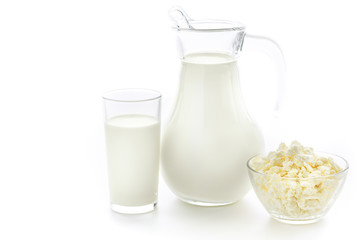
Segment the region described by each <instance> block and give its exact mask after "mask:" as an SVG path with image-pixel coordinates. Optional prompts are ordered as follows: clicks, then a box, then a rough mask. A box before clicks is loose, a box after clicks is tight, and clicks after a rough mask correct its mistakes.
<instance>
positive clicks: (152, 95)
mask: <svg viewBox="0 0 360 240" xmlns="http://www.w3.org/2000/svg"><path fill="white" fill-rule="evenodd" d="M141 92H142V93H144V92H146V93H150V95H149V96H147V97H138V98H134V99H130V98H126V97H125V96H123V97H119V96H118V97H111V95H112V94H116V93H117V94H121V93H141ZM160 98H161V93H160V92H159V91H156V90H153V89H148V88H121V89H114V90H110V91H106V92H104V93H103V94H102V99H103V100H106V101H113V102H124V103H131V102H134V103H135V102H148V101H153V100H157V99H160Z"/></svg>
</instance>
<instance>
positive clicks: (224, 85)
mask: <svg viewBox="0 0 360 240" xmlns="http://www.w3.org/2000/svg"><path fill="white" fill-rule="evenodd" d="M170 17H172V19H173V20H174V21H175V24H176V26H175V27H174V30H175V31H176V34H177V46H178V51H179V55H180V59H181V64H182V68H181V74H180V85H179V90H178V96H177V101H176V104H175V107H174V109H173V112H172V115H171V117H170V120H169V122H168V124H167V126H166V127H165V131H164V135H163V139H162V160H161V165H162V173H163V177H164V179H165V181H166V183H167V185H168V186H169V188H170V189H171V190H172V192H173V193H174V194H175V195H177V197H178V198H180V199H181V200H183V201H185V202H188V203H190V204H195V205H202V206H219V205H226V204H231V203H234V202H236V201H238V200H240V199H241V198H242V197H243V196H244V195H245V194H246V193H247V192H248V190H249V189H250V183H249V180H248V175H247V169H246V161H247V160H248V159H250V158H251V157H252V156H254V155H256V154H260V153H262V152H263V151H264V140H263V136H262V133H261V132H260V130H259V128H258V127H257V126H256V124H255V123H254V122H253V121H252V119H251V117H250V116H249V114H248V112H247V110H246V107H245V105H244V101H243V99H242V95H241V90H240V81H239V74H238V63H237V56H238V54H239V53H240V51H241V49H242V46H243V43H245V45H246V44H247V42H249V45H252V46H261V47H260V49H261V50H266V51H268V53H270V55H271V56H272V57H273V58H274V60H276V61H278V62H279V64H278V70H279V73H280V76H279V77H280V78H282V77H283V74H284V66H285V65H284V60H283V58H282V53H281V50H280V49H279V48H278V46H277V44H275V43H274V42H273V41H271V40H269V39H267V38H263V37H253V36H247V35H246V34H245V27H244V26H243V25H241V24H239V23H235V22H229V21H221V20H206V21H195V20H191V19H190V18H189V17H187V15H186V14H185V12H184V11H183V10H182V9H180V8H173V9H171V10H170ZM244 39H245V40H244ZM280 81H282V80H280ZM277 107H278V106H277Z"/></svg>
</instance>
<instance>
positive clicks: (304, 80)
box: [0, 0, 360, 239]
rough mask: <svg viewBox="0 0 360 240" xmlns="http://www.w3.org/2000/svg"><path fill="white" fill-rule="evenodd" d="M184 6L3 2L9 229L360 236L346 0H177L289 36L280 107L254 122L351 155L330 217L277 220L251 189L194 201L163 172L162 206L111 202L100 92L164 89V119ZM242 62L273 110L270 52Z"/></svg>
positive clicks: (2, 181)
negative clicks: (228, 198)
mask: <svg viewBox="0 0 360 240" xmlns="http://www.w3.org/2000/svg"><path fill="white" fill-rule="evenodd" d="M174 4H180V3H179V1H178V2H177V1H165V0H164V1H136V0H134V1H127V2H126V5H125V2H124V1H85V0H83V1H80V0H71V1H70V0H64V1H45V0H44V1H35V0H34V1H15V0H14V1H10V0H9V1H6V0H5V1H1V2H0V113H1V119H0V123H1V124H0V146H1V148H0V194H1V195H0V228H1V229H0V239H35V238H36V239H65V238H66V239H141V238H144V239H145V238H146V239H169V238H172V239H185V238H186V239H290V238H291V239H315V238H319V239H339V238H342V239H356V238H357V236H359V234H358V223H357V222H358V215H359V214H360V207H359V202H360V196H359V195H360V191H359V183H360V174H359V173H358V172H359V170H360V169H359V159H358V155H359V154H358V151H359V150H358V145H359V138H358V136H359V134H360V131H359V125H358V123H359V121H360V117H359V104H358V103H359V100H360V96H359V94H358V92H359V84H358V82H359V80H360V74H359V60H360V58H359V56H360V47H359V42H360V33H359V31H358V23H359V22H360V15H359V14H358V7H357V5H356V1H350V0H348V1H347V0H344V1H311V0H304V1H296V2H295V1H285V0H282V1H280V0H275V1H260V0H257V1H253V0H251V1H250V0H246V1H235V0H233V1H230V0H229V1H225V0H224V1H220V2H219V1H214V3H213V4H212V3H210V1H204V0H199V1H190V0H184V1H181V5H182V6H183V8H184V9H187V11H188V14H189V15H190V16H192V17H194V18H225V19H231V20H239V21H242V22H244V23H245V24H246V25H247V26H248V32H250V33H252V34H259V35H265V36H269V37H271V38H273V39H275V40H276V41H277V42H278V43H279V45H280V46H281V47H282V49H283V52H284V55H285V58H286V61H287V67H288V78H289V81H288V82H289V83H288V86H287V90H288V91H287V96H286V97H287V98H286V104H285V106H284V113H283V116H282V118H281V119H279V120H274V119H272V120H267V119H266V118H261V119H258V121H259V123H263V124H262V126H263V129H264V133H265V134H266V138H267V140H268V142H269V146H271V144H273V143H274V144H275V142H276V144H277V143H278V141H279V140H281V139H298V140H299V141H301V142H302V143H303V144H305V145H306V144H310V145H313V146H314V147H316V148H317V149H318V150H325V151H329V152H333V153H337V154H339V155H341V156H343V157H345V158H346V159H348V161H349V163H350V172H349V176H348V179H347V182H346V183H345V186H344V189H343V192H342V193H341V195H340V197H339V199H338V200H337V202H336V203H335V205H334V206H333V208H332V209H331V210H330V212H329V213H328V214H327V215H326V217H325V218H324V219H323V220H322V221H321V222H319V223H316V224H312V225H307V226H290V225H284V224H281V223H278V222H276V221H273V220H271V219H270V218H269V216H268V214H267V213H266V212H265V210H264V209H263V208H262V206H261V205H260V203H259V201H258V200H257V198H256V197H255V196H254V193H253V192H250V193H249V194H248V195H247V196H246V197H245V198H244V199H243V201H241V202H239V203H238V204H235V205H232V206H228V207H221V208H220V207H218V208H199V207H193V206H189V205H186V204H183V203H181V202H179V201H178V200H176V199H175V197H174V196H173V195H172V193H170V192H169V190H168V189H167V187H166V185H165V184H164V183H163V182H162V181H161V184H160V189H159V194H160V196H159V207H158V210H157V211H156V212H154V213H151V214H146V215H138V216H127V215H119V214H115V213H113V212H111V211H110V207H109V204H108V190H107V181H106V168H105V163H106V161H105V149H104V129H103V115H102V113H103V112H102V102H101V94H102V93H103V92H105V91H106V90H110V89H115V88H125V87H145V88H153V89H157V90H159V91H160V92H162V93H163V120H164V122H166V119H167V117H168V116H169V111H170V109H171V106H172V104H173V101H174V100H175V95H176V90H177V82H178V70H179V64H180V63H179V62H178V60H177V57H176V48H175V41H174V38H173V35H172V33H171V30H170V28H169V23H170V22H169V19H168V17H167V10H168V9H169V8H170V7H171V6H172V5H174ZM245 55H248V56H246V57H247V58H246V60H245ZM240 61H241V63H242V68H243V69H242V76H241V77H242V83H243V84H244V88H245V87H246V89H247V91H246V94H245V95H246V96H247V99H249V100H248V102H249V105H253V106H262V105H263V108H264V109H269V108H270V107H271V103H272V101H271V99H272V98H273V96H272V94H271V93H272V91H270V90H271V89H272V88H273V86H274V84H273V82H274V81H272V80H273V79H272V78H274V77H271V76H272V75H274V71H273V70H272V69H273V68H272V65H271V62H270V61H269V59H267V58H266V57H264V56H261V55H259V54H258V55H253V56H250V54H245V53H244V58H242V59H240ZM254 63H256V64H257V66H256V67H251V64H254ZM259 69H262V70H261V71H259ZM263 78H266V79H265V80H264V79H263ZM252 109H256V107H254V108H252ZM252 111H253V112H254V115H259V114H257V113H256V110H252ZM257 111H258V112H261V110H257ZM262 112H266V111H265V110H262Z"/></svg>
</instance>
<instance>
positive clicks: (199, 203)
mask: <svg viewBox="0 0 360 240" xmlns="http://www.w3.org/2000/svg"><path fill="white" fill-rule="evenodd" d="M179 199H180V200H181V201H183V202H186V203H188V204H191V205H196V206H202V207H219V206H226V205H230V204H233V203H235V202H202V201H196V200H189V199H184V198H180V197H179Z"/></svg>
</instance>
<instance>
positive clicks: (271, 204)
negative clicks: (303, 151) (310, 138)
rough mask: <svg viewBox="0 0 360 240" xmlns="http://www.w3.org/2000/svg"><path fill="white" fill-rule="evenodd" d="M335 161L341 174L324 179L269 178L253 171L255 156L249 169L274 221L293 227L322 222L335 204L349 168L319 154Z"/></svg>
mask: <svg viewBox="0 0 360 240" xmlns="http://www.w3.org/2000/svg"><path fill="white" fill-rule="evenodd" d="M316 154H317V155H318V156H321V157H327V158H329V157H330V158H332V160H333V162H334V163H336V164H337V165H338V166H339V167H340V168H341V169H342V170H341V171H339V172H337V173H335V174H332V175H327V176H322V177H307V178H289V177H280V176H276V175H269V174H265V173H261V172H258V171H256V170H255V169H254V168H253V167H252V161H253V160H254V159H256V158H257V157H261V156H263V155H258V156H255V157H253V158H251V159H249V160H248V162H247V167H248V172H249V177H250V181H251V184H252V186H253V188H254V191H255V193H256V195H257V197H258V198H259V200H260V201H261V203H262V204H263V206H264V207H265V209H266V210H267V211H268V212H269V214H270V215H271V217H272V218H274V219H276V220H278V221H280V222H285V223H290V224H307V223H313V222H317V221H318V220H320V218H321V217H323V216H324V215H325V214H326V213H327V211H328V210H329V209H330V208H331V206H332V205H333V204H334V202H335V200H336V198H337V197H338V195H339V193H340V191H341V189H342V186H343V185H344V182H345V179H346V175H347V173H348V169H349V165H348V163H347V161H346V160H345V159H343V158H342V157H339V156H337V155H334V154H329V153H323V152H316Z"/></svg>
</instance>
